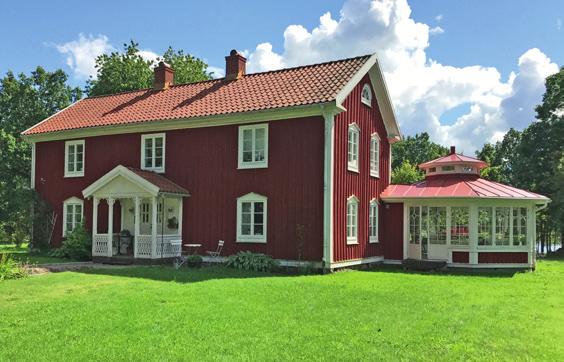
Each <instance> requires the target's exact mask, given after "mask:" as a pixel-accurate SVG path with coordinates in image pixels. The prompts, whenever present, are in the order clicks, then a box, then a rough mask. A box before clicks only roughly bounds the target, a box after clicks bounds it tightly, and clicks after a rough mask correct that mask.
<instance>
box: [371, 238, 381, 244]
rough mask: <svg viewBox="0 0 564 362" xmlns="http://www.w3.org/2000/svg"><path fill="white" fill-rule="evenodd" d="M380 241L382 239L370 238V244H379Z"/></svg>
mask: <svg viewBox="0 0 564 362" xmlns="http://www.w3.org/2000/svg"><path fill="white" fill-rule="evenodd" d="M378 243H380V241H379V240H378V239H376V240H368V244H378Z"/></svg>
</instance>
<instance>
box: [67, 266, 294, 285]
mask: <svg viewBox="0 0 564 362" xmlns="http://www.w3.org/2000/svg"><path fill="white" fill-rule="evenodd" d="M76 272H78V273H84V274H91V275H108V276H116V277H126V278H141V279H151V280H156V281H162V282H176V283H197V282H203V281H208V280H213V279H251V278H272V277H287V276H288V275H283V274H273V273H265V272H253V271H243V270H236V269H230V268H227V267H224V266H204V267H202V268H199V269H192V268H180V269H178V270H177V269H175V268H173V267H169V266H143V267H123V268H111V267H108V268H107V269H105V268H100V269H98V268H96V269H86V268H83V269H79V270H76Z"/></svg>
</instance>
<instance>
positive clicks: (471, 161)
mask: <svg viewBox="0 0 564 362" xmlns="http://www.w3.org/2000/svg"><path fill="white" fill-rule="evenodd" d="M454 164H465V165H469V166H470V165H472V166H476V167H478V169H481V168H484V167H486V166H488V164H487V163H486V162H484V161H482V160H479V159H477V158H474V157H468V156H464V155H461V154H458V153H454V149H453V150H452V151H451V153H450V154H449V155H447V156H444V157H440V158H436V159H434V160H431V161H428V162H425V163H422V164H420V165H419V168H420V169H426V168H429V167H436V166H445V165H454Z"/></svg>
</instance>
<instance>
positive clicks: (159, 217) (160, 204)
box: [157, 201, 163, 224]
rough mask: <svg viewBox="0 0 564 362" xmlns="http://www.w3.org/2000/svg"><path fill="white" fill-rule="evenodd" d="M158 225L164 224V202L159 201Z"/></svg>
mask: <svg viewBox="0 0 564 362" xmlns="http://www.w3.org/2000/svg"><path fill="white" fill-rule="evenodd" d="M157 223H158V224H162V223H163V202H162V201H159V202H158V203H157Z"/></svg>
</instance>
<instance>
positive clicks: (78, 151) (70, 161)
mask: <svg viewBox="0 0 564 362" xmlns="http://www.w3.org/2000/svg"><path fill="white" fill-rule="evenodd" d="M81 176H84V140H78V141H67V142H65V177H81Z"/></svg>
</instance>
